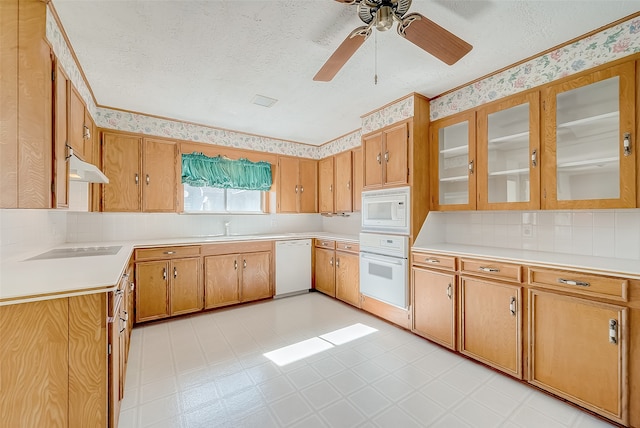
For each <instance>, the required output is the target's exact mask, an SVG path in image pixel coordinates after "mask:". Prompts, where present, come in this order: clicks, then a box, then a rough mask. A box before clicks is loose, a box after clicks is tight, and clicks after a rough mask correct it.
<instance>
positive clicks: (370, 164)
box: [362, 132, 383, 189]
mask: <svg viewBox="0 0 640 428" xmlns="http://www.w3.org/2000/svg"><path fill="white" fill-rule="evenodd" d="M362 150H363V160H364V165H363V167H364V183H363V187H364V188H365V189H379V188H380V187H382V156H383V154H382V132H378V133H376V134H373V135H369V136H366V137H363V138H362Z"/></svg>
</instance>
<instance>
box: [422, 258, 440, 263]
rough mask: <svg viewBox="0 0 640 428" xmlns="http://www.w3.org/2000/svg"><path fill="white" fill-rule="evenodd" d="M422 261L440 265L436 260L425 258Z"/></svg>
mask: <svg viewBox="0 0 640 428" xmlns="http://www.w3.org/2000/svg"><path fill="white" fill-rule="evenodd" d="M424 261H425V262H426V263H440V260H438V259H429V258H426V259H424Z"/></svg>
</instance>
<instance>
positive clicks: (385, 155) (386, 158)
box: [384, 152, 389, 163]
mask: <svg viewBox="0 0 640 428" xmlns="http://www.w3.org/2000/svg"><path fill="white" fill-rule="evenodd" d="M384 160H385V162H387V163H389V152H385V154H384Z"/></svg>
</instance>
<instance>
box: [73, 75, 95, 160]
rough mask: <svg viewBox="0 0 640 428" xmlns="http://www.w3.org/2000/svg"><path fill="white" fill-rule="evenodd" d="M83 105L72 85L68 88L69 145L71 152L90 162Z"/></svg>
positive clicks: (88, 134)
mask: <svg viewBox="0 0 640 428" xmlns="http://www.w3.org/2000/svg"><path fill="white" fill-rule="evenodd" d="M85 118H86V115H85V106H84V101H82V97H81V96H80V94H79V93H78V91H77V89H76V88H74V87H73V85H71V86H70V88H69V146H70V147H71V148H72V149H73V153H75V155H76V156H78V157H79V158H80V159H82V160H83V161H86V162H91V159H90V158H91V155H92V152H91V147H90V143H89V141H90V137H91V128H90V124H89V123H88V122H86V121H85Z"/></svg>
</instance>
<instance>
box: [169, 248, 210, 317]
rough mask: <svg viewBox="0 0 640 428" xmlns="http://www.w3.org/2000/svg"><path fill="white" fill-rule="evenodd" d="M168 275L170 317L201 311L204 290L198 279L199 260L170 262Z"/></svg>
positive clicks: (200, 280) (199, 278)
mask: <svg viewBox="0 0 640 428" xmlns="http://www.w3.org/2000/svg"><path fill="white" fill-rule="evenodd" d="M169 275H170V276H171V281H170V285H169V287H170V292H169V294H170V295H171V299H170V302H171V315H180V314H186V313H189V312H196V311H200V310H202V307H203V304H204V290H203V285H202V279H201V277H200V258H196V257H194V258H191V259H176V260H172V261H171V264H170V265H169Z"/></svg>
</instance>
